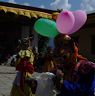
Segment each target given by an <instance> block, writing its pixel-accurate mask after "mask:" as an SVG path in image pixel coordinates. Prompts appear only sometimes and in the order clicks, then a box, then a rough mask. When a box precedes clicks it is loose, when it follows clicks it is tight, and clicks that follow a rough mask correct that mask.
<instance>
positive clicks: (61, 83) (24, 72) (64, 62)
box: [11, 34, 95, 96]
mask: <svg viewBox="0 0 95 96" xmlns="http://www.w3.org/2000/svg"><path fill="white" fill-rule="evenodd" d="M29 40H30V39H29V38H28V39H27V40H25V41H23V42H22V46H21V48H20V50H19V51H18V54H17V56H16V64H15V67H16V71H17V74H16V78H15V80H14V82H13V87H12V90H11V96H94V92H95V64H94V63H93V62H91V61H89V60H88V59H87V58H85V57H83V56H82V55H80V54H79V52H78V46H77V44H76V42H74V41H73V40H72V38H71V37H69V36H68V35H62V34H59V35H57V36H56V37H55V38H54V44H55V49H52V48H51V47H47V51H46V53H45V54H44V55H43V54H42V53H39V54H38V53H37V52H36V51H35V50H33V49H32V48H31V47H30V46H29ZM35 72H38V73H40V74H42V73H47V72H48V73H52V74H53V75H52V81H53V85H54V90H55V91H56V92H57V94H56V95H47V94H48V93H46V94H45V95H40V93H39V94H38V95H36V92H37V87H38V84H39V83H38V81H37V80H36V79H35V78H33V74H34V73H35ZM48 83H50V82H48ZM54 90H53V91H54ZM47 92H48V91H47Z"/></svg>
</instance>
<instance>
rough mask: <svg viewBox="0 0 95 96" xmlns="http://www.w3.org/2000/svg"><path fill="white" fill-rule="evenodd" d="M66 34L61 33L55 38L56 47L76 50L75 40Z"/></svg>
mask: <svg viewBox="0 0 95 96" xmlns="http://www.w3.org/2000/svg"><path fill="white" fill-rule="evenodd" d="M65 36H66V35H62V34H59V35H57V36H56V37H55V39H54V44H55V47H56V48H62V49H67V48H69V49H70V50H71V51H72V52H74V41H73V39H72V38H70V37H69V36H68V38H65Z"/></svg>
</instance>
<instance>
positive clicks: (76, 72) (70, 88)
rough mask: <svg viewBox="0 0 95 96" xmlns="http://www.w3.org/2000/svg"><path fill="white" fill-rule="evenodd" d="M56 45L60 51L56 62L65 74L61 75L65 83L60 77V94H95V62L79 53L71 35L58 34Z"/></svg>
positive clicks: (64, 95)
mask: <svg viewBox="0 0 95 96" xmlns="http://www.w3.org/2000/svg"><path fill="white" fill-rule="evenodd" d="M55 46H56V49H57V52H58V51H59V52H58V53H59V54H57V55H58V56H57V57H58V58H59V59H58V58H57V59H58V60H56V63H57V64H59V66H60V68H61V73H63V74H64V76H62V77H61V78H62V79H63V84H62V82H61V79H59V81H60V82H61V88H60V89H59V90H60V94H59V95H58V96H71V95H72V96H94V94H93V93H94V89H95V86H94V85H95V74H94V72H95V67H94V66H95V64H93V63H92V62H90V61H88V60H87V59H86V58H84V57H82V56H81V55H79V54H78V48H77V47H76V46H75V43H74V42H73V40H72V39H71V38H70V37H69V36H66V35H58V36H57V37H56V38H55ZM80 57H81V58H80ZM55 59H56V56H55ZM88 65H89V66H88ZM92 65H94V66H93V67H92ZM57 68H58V67H57ZM60 82H59V83H60Z"/></svg>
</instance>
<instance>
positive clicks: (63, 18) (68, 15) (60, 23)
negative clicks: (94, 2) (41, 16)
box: [56, 11, 75, 35]
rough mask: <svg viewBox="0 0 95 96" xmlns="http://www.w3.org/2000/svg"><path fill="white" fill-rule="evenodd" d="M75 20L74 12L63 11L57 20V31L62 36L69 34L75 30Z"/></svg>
mask: <svg viewBox="0 0 95 96" xmlns="http://www.w3.org/2000/svg"><path fill="white" fill-rule="evenodd" d="M74 22H75V18H74V15H73V13H72V12H70V11H62V12H61V13H60V14H59V15H58V16H57V20H56V26H57V30H58V31H59V32H60V33H62V34H67V35H68V34H69V32H70V30H71V29H72V28H73V26H74Z"/></svg>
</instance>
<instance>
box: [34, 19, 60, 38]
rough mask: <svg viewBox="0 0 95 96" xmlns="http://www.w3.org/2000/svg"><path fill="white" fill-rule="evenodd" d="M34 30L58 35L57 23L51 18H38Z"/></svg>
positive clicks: (43, 34)
mask: <svg viewBox="0 0 95 96" xmlns="http://www.w3.org/2000/svg"><path fill="white" fill-rule="evenodd" d="M34 30H35V31H36V32H37V33H39V34H40V35H42V36H46V37H50V38H51V37H55V36H56V35H58V33H59V32H58V31H57V28H56V23H55V22H54V21H52V20H49V19H44V18H41V19H38V20H37V21H36V22H35V24H34Z"/></svg>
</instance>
